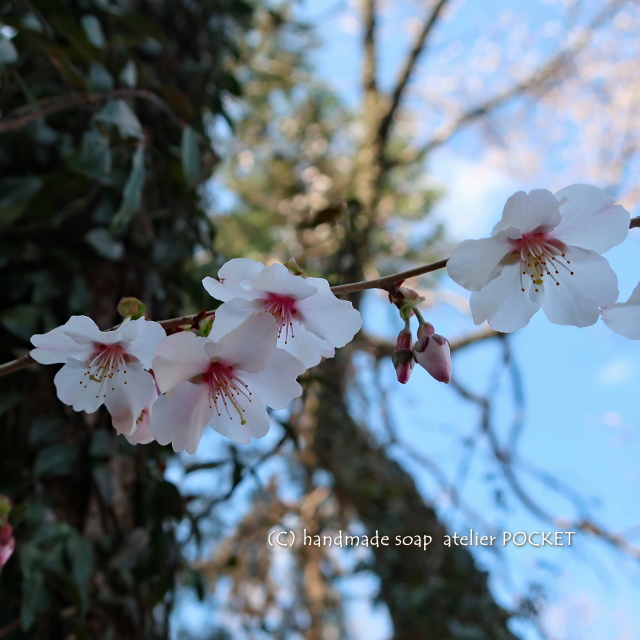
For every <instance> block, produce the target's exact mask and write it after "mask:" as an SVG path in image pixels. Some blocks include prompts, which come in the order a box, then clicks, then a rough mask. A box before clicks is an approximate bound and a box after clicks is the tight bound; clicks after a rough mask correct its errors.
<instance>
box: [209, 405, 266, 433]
mask: <svg viewBox="0 0 640 640" xmlns="http://www.w3.org/2000/svg"><path fill="white" fill-rule="evenodd" d="M238 402H239V404H240V405H241V406H242V409H243V413H242V417H243V420H244V424H243V423H242V422H243V421H242V420H241V419H240V416H239V414H238V413H237V412H236V411H233V410H231V411H229V413H228V414H227V413H226V412H223V413H221V415H217V414H216V413H214V414H213V417H212V419H211V423H210V424H211V427H212V428H213V429H215V430H216V431H217V432H218V433H219V434H221V435H223V436H225V437H226V438H229V439H231V440H233V441H235V442H238V443H239V444H249V443H250V442H251V438H262V437H264V436H266V435H267V433H268V431H269V427H270V426H271V421H270V420H269V414H268V413H267V410H266V409H265V408H264V405H263V404H262V402H260V401H259V400H258V399H257V398H254V399H252V401H251V402H248V401H247V400H246V399H245V398H241V399H240V398H239V399H238Z"/></svg>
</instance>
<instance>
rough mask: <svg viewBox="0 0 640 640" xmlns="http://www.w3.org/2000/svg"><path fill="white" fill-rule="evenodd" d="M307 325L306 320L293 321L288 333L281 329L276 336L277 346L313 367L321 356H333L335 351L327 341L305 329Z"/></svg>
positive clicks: (308, 366)
mask: <svg viewBox="0 0 640 640" xmlns="http://www.w3.org/2000/svg"><path fill="white" fill-rule="evenodd" d="M307 326H308V325H307V323H306V322H305V325H301V324H300V323H299V322H298V321H294V322H293V327H292V328H291V330H290V333H289V335H288V336H287V335H286V334H285V332H284V331H283V332H282V333H281V335H280V337H279V338H278V348H279V349H284V350H285V351H288V352H289V353H290V354H291V355H292V356H293V357H294V358H297V359H298V360H300V362H302V363H303V364H304V366H305V367H306V368H307V369H309V368H310V367H315V366H316V365H317V364H318V363H319V362H320V359H321V358H323V357H324V358H333V356H334V355H335V352H336V351H335V349H334V348H333V347H332V346H331V344H330V343H329V342H327V341H326V340H323V339H322V338H319V337H318V336H317V335H316V334H315V333H312V332H311V331H307V328H306V327H307Z"/></svg>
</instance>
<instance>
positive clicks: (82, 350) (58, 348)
mask: <svg viewBox="0 0 640 640" xmlns="http://www.w3.org/2000/svg"><path fill="white" fill-rule="evenodd" d="M69 331H70V332H72V333H73V334H74V335H75V334H77V335H79V336H81V338H82V339H81V341H80V342H78V341H77V340H75V339H74V338H73V337H72V336H70V335H69V334H68V332H69ZM101 333H102V332H101V331H100V329H98V327H97V326H96V323H95V322H94V321H93V320H92V319H91V318H88V317H87V316H71V318H69V320H67V322H66V323H65V324H63V325H62V326H61V327H56V328H55V329H52V330H51V331H48V332H47V333H43V334H40V333H37V334H35V335H34V336H32V337H31V343H32V344H33V345H34V346H35V347H36V348H35V349H33V350H32V351H31V357H32V358H33V359H34V360H35V361H36V362H40V363H41V364H54V363H56V362H67V360H69V358H75V359H76V360H85V359H87V358H88V357H89V356H90V355H91V354H92V352H93V341H94V339H96V338H99V336H100V334H101Z"/></svg>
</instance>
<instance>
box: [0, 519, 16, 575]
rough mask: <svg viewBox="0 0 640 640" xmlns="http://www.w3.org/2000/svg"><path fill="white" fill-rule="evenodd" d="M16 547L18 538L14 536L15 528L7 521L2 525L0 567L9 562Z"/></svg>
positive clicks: (0, 531) (0, 529) (0, 533)
mask: <svg viewBox="0 0 640 640" xmlns="http://www.w3.org/2000/svg"><path fill="white" fill-rule="evenodd" d="M15 548H16V539H15V538H14V537H13V529H12V528H11V525H10V524H9V523H8V522H7V523H6V524H5V525H4V526H2V527H0V567H3V566H4V565H5V564H7V560H9V558H10V557H11V554H12V553H13V550H14V549H15Z"/></svg>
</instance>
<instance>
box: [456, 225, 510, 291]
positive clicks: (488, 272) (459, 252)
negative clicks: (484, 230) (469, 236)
mask: <svg viewBox="0 0 640 640" xmlns="http://www.w3.org/2000/svg"><path fill="white" fill-rule="evenodd" d="M511 253H513V245H512V244H511V243H510V242H509V240H508V238H506V237H505V236H504V234H500V235H499V236H498V237H496V238H483V239H481V240H464V241H463V242H461V243H460V244H459V245H458V246H457V247H455V249H454V250H453V251H452V252H451V257H450V258H449V260H448V262H447V273H448V274H449V277H450V278H451V279H452V280H453V281H454V282H457V283H458V284H459V285H460V286H461V287H464V288H465V289H467V290H469V291H480V289H482V288H483V287H485V286H486V285H487V284H488V283H489V282H491V280H493V279H494V278H497V277H498V276H499V275H500V272H501V271H502V269H503V268H504V263H505V261H506V260H507V257H508V256H509V255H510V254H511Z"/></svg>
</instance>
